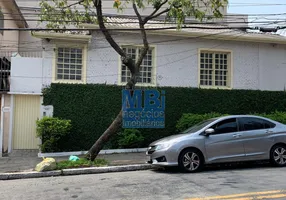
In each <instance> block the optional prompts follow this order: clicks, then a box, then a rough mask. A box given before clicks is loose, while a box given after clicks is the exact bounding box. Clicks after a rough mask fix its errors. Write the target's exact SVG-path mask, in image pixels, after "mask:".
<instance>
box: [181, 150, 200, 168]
mask: <svg viewBox="0 0 286 200" xmlns="http://www.w3.org/2000/svg"><path fill="white" fill-rule="evenodd" d="M178 161H179V167H180V169H181V170H182V171H184V172H191V173H193V172H198V171H200V170H201V169H202V167H203V164H204V163H203V162H204V161H203V157H202V155H201V152H199V151H198V150H196V149H186V150H184V151H183V152H182V153H181V154H180V156H179V160H178Z"/></svg>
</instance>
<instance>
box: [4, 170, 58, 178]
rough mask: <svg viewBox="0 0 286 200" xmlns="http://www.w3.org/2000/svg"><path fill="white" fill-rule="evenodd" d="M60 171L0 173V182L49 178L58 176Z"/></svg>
mask: <svg viewBox="0 0 286 200" xmlns="http://www.w3.org/2000/svg"><path fill="white" fill-rule="evenodd" d="M61 174H62V171H61V170H56V171H48V172H16V173H0V180H13V179H26V178H42V177H51V176H60V175H61Z"/></svg>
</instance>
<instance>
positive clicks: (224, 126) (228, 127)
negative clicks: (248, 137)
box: [211, 118, 238, 134]
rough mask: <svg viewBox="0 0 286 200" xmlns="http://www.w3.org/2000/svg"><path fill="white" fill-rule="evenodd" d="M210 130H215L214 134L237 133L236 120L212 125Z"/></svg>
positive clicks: (232, 119) (227, 120)
mask: <svg viewBox="0 0 286 200" xmlns="http://www.w3.org/2000/svg"><path fill="white" fill-rule="evenodd" d="M211 128H213V129H214V130H215V133H214V134H223V133H233V132H237V131H238V126H237V122H236V118H231V119H226V120H223V121H220V122H218V123H216V124H214V125H213V126H212V127H211Z"/></svg>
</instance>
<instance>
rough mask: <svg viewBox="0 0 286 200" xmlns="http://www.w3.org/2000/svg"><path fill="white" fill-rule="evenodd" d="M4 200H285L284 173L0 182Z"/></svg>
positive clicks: (224, 171)
mask: <svg viewBox="0 0 286 200" xmlns="http://www.w3.org/2000/svg"><path fill="white" fill-rule="evenodd" d="M226 195H228V196H226ZM207 197H208V198H207ZM254 197H255V198H254ZM0 199H1V200H6V199H7V200H14V199H15V200H16V199H17V200H18V199H19V200H29V199H31V200H42V199H49V200H60V199H80V200H82V199H83V200H84V199H92V200H97V199H100V200H101V199H102V200H115V199H118V200H119V199H130V200H141V199H152V200H153V199H162V200H167V199H188V200H203V199H205V200H206V199H209V200H211V199H212V200H214V199H216V200H220V199H232V200H252V199H286V168H272V167H269V166H267V165H263V166H255V167H254V168H250V167H249V166H246V167H245V166H243V167H241V166H240V167H230V168H226V167H223V168H221V167H215V168H214V169H213V168H211V169H206V170H205V171H203V172H201V173H196V174H188V173H180V172H178V171H177V170H167V171H165V170H148V171H135V172H121V173H105V174H93V175H79V176H65V177H51V178H37V179H23V180H9V181H0Z"/></svg>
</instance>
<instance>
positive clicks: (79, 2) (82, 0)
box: [62, 0, 84, 9]
mask: <svg viewBox="0 0 286 200" xmlns="http://www.w3.org/2000/svg"><path fill="white" fill-rule="evenodd" d="M82 2H84V0H80V1H78V2H75V3H72V4H70V5H68V6H66V7H63V8H62V9H66V8H70V7H72V6H74V5H77V4H81V3H82Z"/></svg>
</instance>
